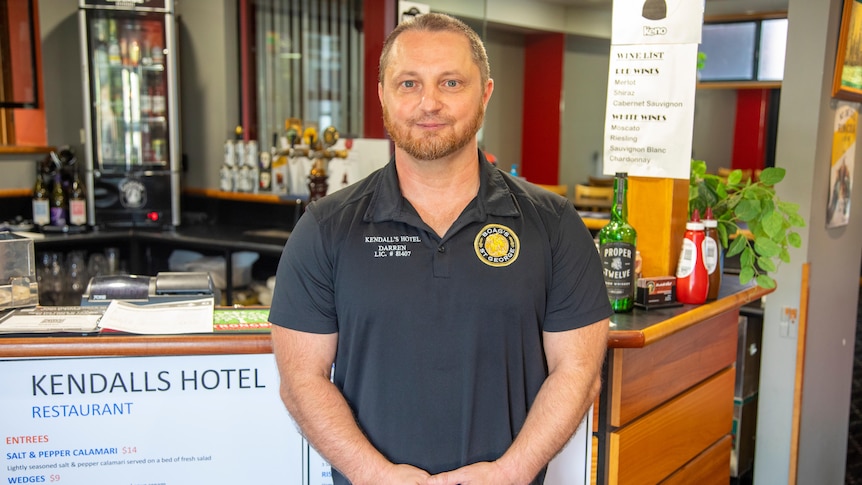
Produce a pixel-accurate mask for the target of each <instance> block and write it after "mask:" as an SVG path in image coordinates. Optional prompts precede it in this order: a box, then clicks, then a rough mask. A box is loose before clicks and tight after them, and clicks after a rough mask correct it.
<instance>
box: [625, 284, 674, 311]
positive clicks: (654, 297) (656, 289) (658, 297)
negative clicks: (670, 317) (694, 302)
mask: <svg viewBox="0 0 862 485" xmlns="http://www.w3.org/2000/svg"><path fill="white" fill-rule="evenodd" d="M636 290H637V291H636V294H635V305H637V306H639V307H641V308H646V309H650V308H665V307H670V306H680V305H682V304H681V303H679V302H678V301H676V277H675V276H654V277H651V278H638V281H637V286H636Z"/></svg>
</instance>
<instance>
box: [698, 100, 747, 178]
mask: <svg viewBox="0 0 862 485" xmlns="http://www.w3.org/2000/svg"><path fill="white" fill-rule="evenodd" d="M735 124H736V90H735V89H699V90H698V91H697V94H696V95H695V97H694V135H693V137H692V154H691V156H692V158H695V159H698V160H703V161H705V162H706V165H707V167H708V169H709V170H711V171H713V172H715V171H716V170H717V169H718V168H719V167H725V168H730V166H731V161H732V159H733V136H734V134H733V128H734V125H735Z"/></svg>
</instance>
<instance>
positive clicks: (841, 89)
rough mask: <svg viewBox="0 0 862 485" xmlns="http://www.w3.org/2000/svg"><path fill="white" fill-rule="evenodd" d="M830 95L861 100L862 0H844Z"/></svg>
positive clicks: (849, 99)
mask: <svg viewBox="0 0 862 485" xmlns="http://www.w3.org/2000/svg"><path fill="white" fill-rule="evenodd" d="M832 96H833V97H836V98H840V99H846V100H848V101H862V0H844V10H843V12H842V13H841V32H840V35H839V37H838V52H837V53H836V55H835V75H834V77H833V81H832Z"/></svg>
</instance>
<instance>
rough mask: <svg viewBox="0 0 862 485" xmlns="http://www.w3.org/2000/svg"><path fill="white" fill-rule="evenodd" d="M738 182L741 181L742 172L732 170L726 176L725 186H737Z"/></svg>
mask: <svg viewBox="0 0 862 485" xmlns="http://www.w3.org/2000/svg"><path fill="white" fill-rule="evenodd" d="M740 180H742V170H740V169H736V170H732V171H731V172H730V175H728V176H727V185H739V181H740Z"/></svg>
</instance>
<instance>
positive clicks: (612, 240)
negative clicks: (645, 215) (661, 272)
mask: <svg viewBox="0 0 862 485" xmlns="http://www.w3.org/2000/svg"><path fill="white" fill-rule="evenodd" d="M627 189H628V174H626V173H624V172H618V173H617V174H616V176H615V177H614V202H613V206H612V207H611V221H610V222H609V223H608V224H607V225H606V226H605V227H603V228H602V229H601V230H600V231H599V253H600V255H601V259H602V270H603V272H604V276H605V286H606V287H607V290H608V299H609V300H610V302H611V306H612V307H613V309H614V311H615V312H628V311H631V309H632V308H633V307H634V303H635V258H636V256H637V239H638V234H637V231H635V228H634V227H632V226H631V225H630V224H629V223H628V220H627V219H628V208H627V205H626V192H627Z"/></svg>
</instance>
